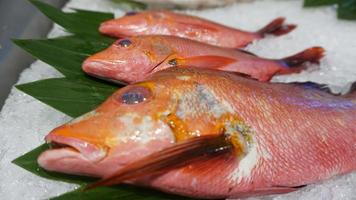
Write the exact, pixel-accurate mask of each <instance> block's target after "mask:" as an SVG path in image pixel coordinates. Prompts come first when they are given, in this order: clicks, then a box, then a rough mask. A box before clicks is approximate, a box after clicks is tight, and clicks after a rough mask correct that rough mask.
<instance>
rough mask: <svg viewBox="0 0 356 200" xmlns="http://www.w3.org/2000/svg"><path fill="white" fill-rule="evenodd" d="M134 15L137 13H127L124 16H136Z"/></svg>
mask: <svg viewBox="0 0 356 200" xmlns="http://www.w3.org/2000/svg"><path fill="white" fill-rule="evenodd" d="M136 14H137V12H127V13H126V14H125V16H132V15H136Z"/></svg>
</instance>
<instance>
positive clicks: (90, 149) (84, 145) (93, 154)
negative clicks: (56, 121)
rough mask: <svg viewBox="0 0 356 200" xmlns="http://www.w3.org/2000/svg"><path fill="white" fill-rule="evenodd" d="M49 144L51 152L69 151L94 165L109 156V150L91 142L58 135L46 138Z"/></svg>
mask: <svg viewBox="0 0 356 200" xmlns="http://www.w3.org/2000/svg"><path fill="white" fill-rule="evenodd" d="M45 140H46V143H47V144H51V145H52V149H50V150H49V151H51V150H60V149H67V150H71V151H72V152H73V153H76V154H79V155H81V156H82V157H83V159H86V160H87V161H90V162H92V163H97V162H100V161H102V160H103V159H105V158H106V156H107V152H108V151H107V149H104V148H99V147H97V146H96V145H94V144H91V143H89V142H86V141H83V140H79V139H76V138H71V137H64V136H60V135H56V134H49V135H48V136H46V138H45Z"/></svg>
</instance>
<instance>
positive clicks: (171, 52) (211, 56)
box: [82, 35, 324, 83]
mask: <svg viewBox="0 0 356 200" xmlns="http://www.w3.org/2000/svg"><path fill="white" fill-rule="evenodd" d="M323 54H324V49H323V48H321V47H313V48H310V49H306V50H305V51H303V52H300V53H298V54H296V55H294V56H289V57H287V58H282V59H266V58H260V57H257V56H255V55H252V54H251V53H249V52H245V51H242V50H236V49H231V48H223V47H217V46H213V45H209V44H205V43H201V42H197V41H193V40H190V39H185V38H179V37H174V36H163V35H159V36H158V35H154V36H152V35H151V36H137V37H129V38H124V39H120V40H117V41H116V42H115V43H114V44H112V45H111V46H110V47H109V48H108V49H106V50H104V51H101V52H99V53H96V54H94V55H92V56H90V57H89V58H87V59H86V60H85V62H84V63H83V65H82V68H83V70H84V71H85V72H86V73H88V74H90V75H94V76H97V77H102V78H105V79H111V80H116V81H121V82H126V83H134V82H138V81H142V80H144V79H145V78H146V77H148V76H150V75H151V74H153V73H155V72H157V71H160V70H162V69H165V68H169V67H180V66H191V67H200V68H210V69H218V70H223V71H230V72H236V73H240V74H243V75H246V76H250V77H252V78H254V79H257V80H260V81H268V80H270V79H271V78H272V77H273V76H274V75H276V74H290V73H296V72H299V71H301V70H303V69H305V68H306V65H305V63H306V62H312V63H318V62H319V60H320V59H321V58H322V57H323Z"/></svg>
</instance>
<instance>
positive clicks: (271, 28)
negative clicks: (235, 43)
mask: <svg viewBox="0 0 356 200" xmlns="http://www.w3.org/2000/svg"><path fill="white" fill-rule="evenodd" d="M284 21H285V18H284V17H279V18H277V19H274V20H273V21H272V22H270V23H269V24H267V25H266V26H265V27H263V28H262V29H260V30H258V31H257V33H258V34H259V35H261V36H262V37H264V36H265V35H269V34H270V35H276V36H280V35H284V34H287V33H289V32H291V31H292V30H293V29H295V28H296V27H297V25H294V24H284Z"/></svg>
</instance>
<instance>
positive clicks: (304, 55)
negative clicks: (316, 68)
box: [277, 47, 325, 74]
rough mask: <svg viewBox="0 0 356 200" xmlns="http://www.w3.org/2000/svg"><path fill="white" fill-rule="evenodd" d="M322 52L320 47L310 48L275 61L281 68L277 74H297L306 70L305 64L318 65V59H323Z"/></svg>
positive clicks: (322, 49)
mask: <svg viewBox="0 0 356 200" xmlns="http://www.w3.org/2000/svg"><path fill="white" fill-rule="evenodd" d="M324 52H325V50H324V48H322V47H311V48H309V49H306V50H304V51H302V52H300V53H297V54H295V55H293V56H289V57H286V58H282V59H280V60H277V62H278V63H279V64H280V65H281V66H282V67H281V70H280V71H279V72H278V74H289V73H294V72H299V71H301V70H303V69H305V68H306V66H305V65H304V64H305V63H307V62H310V63H317V64H319V62H320V59H321V58H322V57H324Z"/></svg>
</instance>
